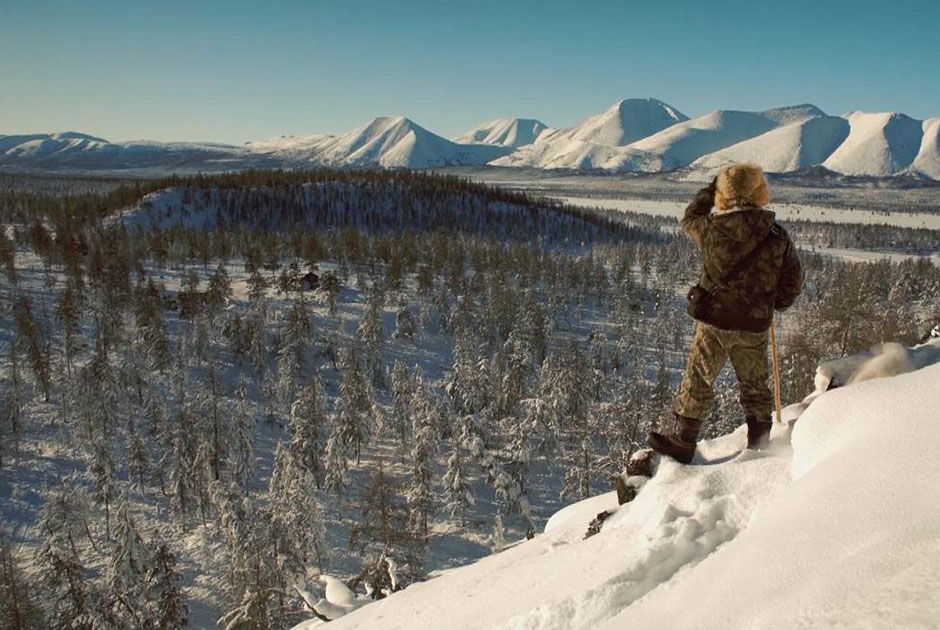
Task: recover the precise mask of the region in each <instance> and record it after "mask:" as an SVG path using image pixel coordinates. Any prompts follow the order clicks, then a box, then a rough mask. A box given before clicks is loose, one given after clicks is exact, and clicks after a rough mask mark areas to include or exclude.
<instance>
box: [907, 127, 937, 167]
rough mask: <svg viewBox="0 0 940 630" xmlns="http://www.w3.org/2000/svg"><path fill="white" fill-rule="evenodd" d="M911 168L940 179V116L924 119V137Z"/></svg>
mask: <svg viewBox="0 0 940 630" xmlns="http://www.w3.org/2000/svg"><path fill="white" fill-rule="evenodd" d="M911 169H912V170H913V171H915V172H917V173H921V174H923V175H926V176H927V177H930V178H932V179H940V118H930V119H928V120H925V121H924V137H923V140H922V141H921V144H920V151H918V153H917V157H916V158H914V163H913V164H912V165H911Z"/></svg>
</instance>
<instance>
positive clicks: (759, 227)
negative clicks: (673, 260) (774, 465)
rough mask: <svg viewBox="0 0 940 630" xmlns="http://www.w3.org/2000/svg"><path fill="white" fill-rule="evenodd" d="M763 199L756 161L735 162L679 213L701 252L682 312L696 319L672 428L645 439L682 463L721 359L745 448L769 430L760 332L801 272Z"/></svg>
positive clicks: (791, 294) (711, 396) (793, 293)
mask: <svg viewBox="0 0 940 630" xmlns="http://www.w3.org/2000/svg"><path fill="white" fill-rule="evenodd" d="M769 200H770V191H769V188H768V186H767V179H766V178H765V177H764V172H763V171H762V170H761V168H760V167H759V166H756V165H753V164H735V165H732V166H729V167H726V168H724V169H722V170H721V172H720V173H719V174H718V176H717V177H716V178H715V179H714V181H712V183H711V184H710V185H709V186H707V187H706V188H703V189H702V190H700V191H699V192H698V195H697V196H696V197H695V200H694V201H693V202H692V203H691V204H690V205H689V207H688V208H687V209H686V211H685V216H684V217H683V218H682V227H683V229H685V231H686V233H687V234H688V235H689V236H691V237H692V240H694V241H695V244H696V245H697V246H698V248H699V249H700V250H701V251H702V254H703V256H704V258H705V261H704V265H703V267H702V274H701V278H700V279H699V283H698V284H697V285H696V286H695V287H693V288H692V290H691V291H690V292H689V299H690V306H689V312H690V314H692V315H693V317H695V319H696V320H698V325H697V328H696V331H695V338H694V340H693V341H692V348H691V350H690V351H689V360H688V364H687V365H686V368H685V375H684V376H683V378H682V386H681V388H680V389H679V394H678V396H677V397H676V401H675V416H676V427H675V430H674V432H673V434H672V435H664V434H662V433H657V432H655V431H654V432H651V433H650V434H649V445H650V446H651V447H652V448H653V449H654V450H655V451H657V452H659V453H662V454H663V455H668V456H670V457H672V458H673V459H675V460H676V461H679V462H681V463H683V464H688V463H690V462H691V461H692V457H693V455H695V444H696V442H697V441H698V436H699V431H700V429H701V425H702V419H703V418H705V416H706V415H707V414H708V412H709V411H710V410H711V408H712V406H713V404H714V401H715V392H714V385H715V380H716V379H717V378H718V374H719V373H720V372H721V370H722V368H723V367H724V365H725V363H726V362H727V360H728V359H729V358H730V359H731V364H732V365H733V366H734V371H735V374H736V375H737V377H738V383H739V387H740V397H739V400H740V402H741V406H742V407H743V408H744V415H745V419H746V422H747V447H748V448H749V449H759V448H763V447H764V446H766V444H767V442H768V439H769V437H770V427H771V411H772V408H773V397H772V395H771V391H770V387H769V386H768V385H767V378H768V370H767V346H768V338H769V335H768V331H769V329H770V325H771V322H772V321H773V314H774V309H776V310H778V311H782V310H784V309H786V308H787V307H789V306H790V305H791V304H793V301H794V300H795V299H796V297H797V296H798V295H799V294H800V290H801V289H802V286H803V271H802V269H801V267H800V261H799V258H797V255H796V249H795V248H794V246H793V242H792V241H791V240H790V236H789V235H788V234H787V233H786V231H785V230H784V229H783V228H782V227H780V225H778V224H777V223H776V222H775V221H774V213H773V212H770V211H768V210H764V206H765V205H767V203H768V202H769ZM712 207H714V208H715V212H714V213H712V212H711V210H712Z"/></svg>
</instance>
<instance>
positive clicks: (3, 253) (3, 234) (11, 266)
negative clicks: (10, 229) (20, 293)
mask: <svg viewBox="0 0 940 630" xmlns="http://www.w3.org/2000/svg"><path fill="white" fill-rule="evenodd" d="M0 267H3V273H4V274H5V275H6V277H7V281H8V282H9V283H10V285H12V286H13V287H16V285H17V281H18V280H19V278H18V274H17V271H16V245H15V244H14V242H13V240H12V239H9V238H7V229H6V226H4V225H3V224H0Z"/></svg>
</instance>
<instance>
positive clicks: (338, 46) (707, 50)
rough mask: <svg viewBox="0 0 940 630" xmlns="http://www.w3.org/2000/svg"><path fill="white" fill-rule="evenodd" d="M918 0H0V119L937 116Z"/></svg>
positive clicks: (934, 54)
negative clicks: (666, 113)
mask: <svg viewBox="0 0 940 630" xmlns="http://www.w3.org/2000/svg"><path fill="white" fill-rule="evenodd" d="M938 33H940V11H938V10H937V5H936V2H935V1H929V2H928V1H927V0H923V1H915V0H897V1H894V2H888V1H875V0H856V1H854V2H843V1H841V0H840V1H834V2H827V1H826V0H816V1H815V2H804V1H802V0H797V1H788V0H777V1H776V2H758V1H756V0H751V1H750V2H745V1H741V0H739V1H737V2H691V1H681V0H672V1H671V2H662V1H658V0H648V1H646V2H631V1H626V0H625V1H621V2H607V1H593V2H591V1H586V2H551V1H549V0H545V1H543V2H522V1H520V2H511V1H508V0H506V1H504V2H489V1H481V2H473V1H472V0H464V1H455V2H452V1H449V0H447V1H437V2H431V1H420V2H419V1H415V2H408V1H405V0H402V1H399V2H395V1H393V0H385V1H372V0H335V1H330V2H319V1H315V0H309V1H305V2H301V1H296V2H293V1H286V0H285V1H280V2H278V1H275V0H271V1H269V2H255V1H251V0H228V1H226V2H221V1H216V0H190V1H188V2H177V1H175V0H165V1H160V2H149V1H144V0H124V1H117V0H100V1H96V0H83V1H79V0H73V1H69V2H66V1H58V2H53V1H47V0H0V134H3V133H21V132H34V131H64V130H78V131H85V132H88V133H94V134H97V135H100V136H103V137H105V138H108V139H111V140H126V139H136V138H148V139H155V140H174V139H175V140H184V139H185V140H212V141H220V142H243V141H246V140H254V139H260V138H266V137H271V136H275V135H279V134H282V133H337V132H343V131H346V130H348V129H350V128H352V127H354V126H356V125H359V124H361V123H363V122H365V121H367V120H369V119H371V118H373V117H375V116H378V115H390V114H404V115H407V116H409V117H410V118H412V119H413V120H415V121H416V122H418V123H419V124H421V125H423V126H424V127H427V128H428V129H430V130H432V131H435V132H437V133H440V134H443V135H448V136H452V135H456V134H458V133H460V132H462V131H464V130H466V129H468V128H470V127H472V126H474V125H475V124H477V123H479V122H482V121H484V120H489V119H493V118H500V117H504V116H520V117H534V118H539V119H541V120H542V121H543V122H545V123H547V124H549V125H552V126H559V127H561V126H569V125H572V124H574V123H576V122H578V121H579V120H581V119H582V118H584V117H585V116H587V115H589V114H592V113H596V112H598V111H601V110H603V109H605V108H606V107H608V106H609V105H610V104H612V103H614V102H615V101H617V100H619V99H621V98H628V97H647V96H653V97H656V98H659V99H661V100H664V101H666V102H667V103H669V104H671V105H673V106H675V107H676V108H678V109H679V110H680V111H682V112H684V113H685V114H687V115H689V116H696V115H700V114H704V113H707V112H709V111H712V110H714V109H721V108H734V109H748V110H756V109H765V108H769V107H775V106H780V105H787V104H795V103H803V102H811V103H813V104H815V105H818V106H819V107H821V108H823V109H824V110H826V111H827V112H829V113H832V114H840V113H843V112H845V111H848V110H851V109H862V110H867V111H887V110H891V111H902V112H905V113H907V114H909V115H911V116H914V117H917V118H924V117H932V116H940V46H938V44H937V40H938Z"/></svg>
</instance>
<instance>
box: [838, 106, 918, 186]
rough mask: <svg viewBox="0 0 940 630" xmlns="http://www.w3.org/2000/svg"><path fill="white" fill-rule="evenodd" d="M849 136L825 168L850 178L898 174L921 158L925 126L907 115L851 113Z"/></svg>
mask: <svg viewBox="0 0 940 630" xmlns="http://www.w3.org/2000/svg"><path fill="white" fill-rule="evenodd" d="M848 119H849V125H850V126H851V129H850V130H849V136H848V138H846V140H845V142H843V143H842V144H841V145H840V146H839V148H838V149H836V150H835V152H834V153H833V154H832V155H830V156H829V158H828V159H827V160H826V161H825V162H823V164H822V165H823V166H825V167H826V168H828V169H829V170H832V171H836V172H837V173H844V174H846V175H875V176H887V175H895V174H897V173H900V172H902V171H904V170H906V169H907V168H908V167H909V166H911V164H912V163H913V162H914V158H915V157H917V152H918V149H919V148H920V146H921V140H922V139H923V135H924V125H923V123H922V122H921V121H919V120H914V119H913V118H909V117H908V116H905V115H904V114H896V113H891V112H888V113H881V114H868V113H864V112H854V113H852V114H849V116H848Z"/></svg>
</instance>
